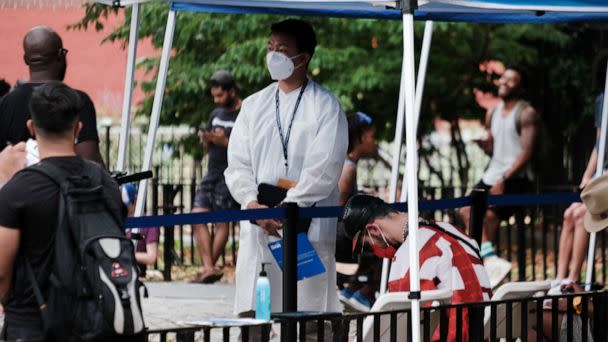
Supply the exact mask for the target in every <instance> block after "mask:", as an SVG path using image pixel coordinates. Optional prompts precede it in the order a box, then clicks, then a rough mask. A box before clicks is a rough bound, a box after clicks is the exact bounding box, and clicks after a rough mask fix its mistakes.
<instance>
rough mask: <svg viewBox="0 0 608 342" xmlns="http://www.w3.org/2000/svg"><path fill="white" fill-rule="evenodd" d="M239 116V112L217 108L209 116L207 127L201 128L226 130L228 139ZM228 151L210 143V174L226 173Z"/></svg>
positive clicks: (208, 169) (208, 170) (208, 168)
mask: <svg viewBox="0 0 608 342" xmlns="http://www.w3.org/2000/svg"><path fill="white" fill-rule="evenodd" d="M238 114H239V110H236V111H229V110H227V109H226V108H223V107H218V108H215V109H214V110H213V111H212V112H211V114H210V115H209V121H208V122H207V126H206V127H203V125H201V127H200V128H201V129H203V128H204V129H206V130H207V131H213V130H214V129H217V128H222V129H224V134H225V135H226V137H228V138H229V137H230V133H231V132H232V127H233V126H234V121H236V117H237V116H238ZM227 151H228V148H227V147H224V146H219V145H215V144H213V143H209V148H208V152H207V153H209V163H208V166H207V172H208V173H224V170H225V169H226V168H227V167H228V156H227Z"/></svg>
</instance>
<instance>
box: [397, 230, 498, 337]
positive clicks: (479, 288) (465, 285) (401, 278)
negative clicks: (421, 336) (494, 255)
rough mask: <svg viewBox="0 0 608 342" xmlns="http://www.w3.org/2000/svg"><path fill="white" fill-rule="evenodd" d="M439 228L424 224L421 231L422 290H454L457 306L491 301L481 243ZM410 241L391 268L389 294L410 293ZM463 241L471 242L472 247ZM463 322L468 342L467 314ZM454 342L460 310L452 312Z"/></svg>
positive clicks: (463, 333)
mask: <svg viewBox="0 0 608 342" xmlns="http://www.w3.org/2000/svg"><path fill="white" fill-rule="evenodd" d="M435 224H436V225H437V226H438V227H436V226H434V225H432V224H431V225H423V224H422V223H421V224H420V227H419V230H418V253H419V262H420V273H419V274H420V290H421V291H425V290H433V289H446V288H447V289H451V290H452V291H453V294H452V303H453V304H457V303H465V302H479V301H485V300H489V299H490V296H491V294H492V289H491V287H490V280H489V278H488V275H487V273H486V270H485V268H484V266H483V262H482V261H481V260H480V258H479V246H478V245H477V242H476V241H475V240H473V239H471V238H470V237H469V236H467V235H466V234H464V233H463V232H462V231H461V230H460V229H458V228H456V227H455V226H453V225H451V224H449V223H444V222H437V223H435ZM444 230H445V231H444ZM446 232H449V233H450V234H451V235H450V234H447V233H446ZM454 236H456V237H458V238H455V237H454ZM408 239H409V236H408V238H406V240H405V242H404V243H403V244H402V245H401V246H400V247H399V249H398V250H397V253H396V254H395V258H394V260H393V263H392V265H391V272H390V276H389V282H388V290H389V291H391V292H393V291H409V290H410V262H409V243H408V241H409V240H408ZM461 239H462V240H464V241H466V242H468V245H467V243H464V242H463V241H461ZM462 320H463V322H462V338H463V341H468V312H467V311H466V310H463V311H462ZM438 333H439V331H436V332H435V335H434V336H433V340H435V339H438V338H439V335H438ZM454 340H456V309H450V312H449V329H448V341H454Z"/></svg>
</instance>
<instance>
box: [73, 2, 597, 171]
mask: <svg viewBox="0 0 608 342" xmlns="http://www.w3.org/2000/svg"><path fill="white" fill-rule="evenodd" d="M117 11H122V9H120V10H116V9H112V8H109V7H105V6H101V5H87V12H86V15H85V17H84V18H83V19H82V20H81V21H80V22H79V23H77V24H75V25H73V27H74V28H77V29H87V28H89V27H94V28H95V29H97V30H99V29H101V28H102V27H103V22H104V20H105V18H106V17H107V15H112V13H114V12H117ZM167 11H168V9H167V5H166V4H146V5H144V6H141V10H140V13H141V28H140V37H150V38H151V39H152V42H153V44H154V46H155V47H157V48H160V47H161V46H162V42H163V38H164V31H165V23H166V17H167ZM125 13H126V16H125V22H124V24H123V25H122V26H121V27H119V28H118V29H117V30H115V31H114V32H112V33H111V34H110V35H109V36H108V37H107V38H106V39H107V40H110V41H120V42H123V43H126V41H127V39H128V31H129V23H130V10H129V9H127V10H126V11H125ZM282 19H284V17H279V16H270V15H220V14H202V13H183V12H180V13H178V19H177V26H176V31H175V38H174V42H173V52H172V58H171V61H170V64H169V74H168V78H167V87H166V91H165V97H164V103H163V110H162V115H161V124H176V123H186V124H188V125H191V126H193V127H197V126H198V125H199V124H200V123H201V122H203V121H205V120H206V119H207V116H208V114H209V113H210V112H211V110H212V107H213V103H212V99H211V97H210V96H209V83H208V79H209V77H210V76H211V74H212V73H213V72H214V71H215V70H217V69H220V68H223V69H228V70H230V71H232V72H233V74H234V75H235V77H236V79H237V81H238V83H239V85H240V87H241V94H242V95H243V96H247V95H249V94H252V93H254V92H255V91H257V90H259V89H261V88H263V87H264V86H266V85H267V84H268V83H269V82H271V80H270V78H269V76H268V72H267V70H266V67H265V63H264V58H265V54H266V41H267V38H268V34H269V28H270V24H271V23H272V22H275V21H279V20H282ZM304 19H305V20H307V21H309V22H310V23H311V24H312V25H313V26H314V27H315V30H316V32H317V36H318V40H319V45H318V47H317V50H316V52H315V56H314V58H313V59H312V62H311V64H310V71H311V74H312V77H313V78H314V79H315V80H316V81H318V82H319V83H320V84H322V85H324V86H325V87H327V88H328V89H330V90H331V91H332V92H333V93H334V94H336V96H338V98H339V99H340V101H341V102H342V105H343V106H344V108H345V109H346V110H347V111H352V110H360V111H364V112H367V113H370V114H371V115H372V116H373V117H374V118H375V119H376V121H377V122H378V127H379V134H380V137H381V138H384V139H387V140H392V138H393V131H394V122H395V119H394V118H395V113H396V110H397V99H398V89H399V76H400V69H401V58H402V28H401V22H400V21H378V20H369V19H365V20H364V19H360V20H353V19H335V18H334V19H330V18H312V17H306V18H304ZM423 25H424V23H416V28H415V31H416V47H417V48H419V47H420V46H421V40H422V33H423V30H424V27H423ZM588 32H589V30H588V29H587V28H586V27H585V26H583V25H576V26H574V25H573V26H563V25H562V26H554V25H478V24H463V23H435V31H434V36H433V43H432V48H431V54H430V59H429V69H428V73H427V82H426V85H425V90H424V101H423V107H422V114H421V121H420V133H419V134H425V133H427V132H429V131H430V130H431V129H432V120H433V119H434V118H435V117H441V118H444V119H446V120H449V121H451V122H454V123H455V122H457V119H458V118H477V119H481V118H482V117H483V115H484V110H483V109H481V108H479V106H478V105H477V104H476V103H475V100H474V97H473V94H472V91H473V89H475V88H477V89H484V90H492V89H494V86H493V84H492V78H491V77H490V76H488V75H486V74H484V73H482V72H480V70H479V64H480V63H481V62H483V61H486V60H489V59H498V60H502V61H505V62H506V63H517V64H524V65H528V66H532V68H531V69H532V71H534V72H535V76H534V81H535V82H533V83H534V84H535V85H536V88H537V89H536V90H537V91H536V93H537V94H535V95H536V96H537V98H540V99H541V100H540V101H537V102H538V106H540V107H541V108H540V109H541V110H545V109H550V110H551V111H552V113H551V115H552V116H554V115H557V116H558V117H559V118H560V119H562V123H561V125H560V127H556V129H557V130H558V133H557V135H559V134H561V133H560V132H562V131H563V130H570V131H575V130H576V127H577V125H578V124H579V122H580V120H579V121H577V120H576V119H574V117H573V116H572V113H573V112H575V111H576V112H577V113H580V112H581V111H582V108H584V107H586V105H589V104H590V103H591V99H592V96H591V93H590V92H583V93H581V94H577V96H574V97H572V96H570V97H569V96H567V95H568V94H570V95H571V94H573V89H584V88H585V85H586V84H589V83H590V79H589V77H588V76H586V75H588V74H589V73H590V70H591V64H590V63H589V60H588V59H589V58H590V56H592V55H593V53H592V52H589V51H590V50H592V49H593V46H587V47H585V45H584V44H585V42H586V41H587V40H589V37H590V35H589V34H588ZM577 48H580V49H581V51H586V52H585V53H580V54H573V53H572V49H577ZM417 56H418V54H417ZM417 58H418V57H417ZM157 65H158V58H147V59H145V60H143V61H142V62H140V67H142V68H145V69H146V70H147V71H148V72H150V73H153V74H155V73H156V68H157ZM155 81H156V80H155V78H154V79H153V80H152V81H151V82H144V83H142V84H141V87H142V89H143V90H144V91H145V92H146V94H147V97H146V100H145V101H144V103H143V105H142V106H140V109H139V112H140V113H143V114H149V113H150V111H151V107H152V96H153V92H154V86H155ZM541 88H542V89H541ZM539 89H541V90H539ZM549 97H555V98H560V100H563V101H564V102H562V104H561V105H560V106H554V105H548V106H547V103H550V102H551V101H553V102H555V101H554V99H551V98H549ZM553 111H555V112H556V113H554V112H553ZM566 111H568V112H566ZM545 114H547V113H545ZM453 137H454V138H455V139H457V140H458V138H459V133H458V131H457V130H456V131H454V130H453ZM194 139H195V138H194V137H193V141H191V142H190V145H191V146H197V144H194ZM456 143H457V142H456ZM197 150H199V149H198V148H196V149H193V151H197ZM461 152H462V151H461ZM464 157H465V158H466V156H464ZM461 176H462V175H461Z"/></svg>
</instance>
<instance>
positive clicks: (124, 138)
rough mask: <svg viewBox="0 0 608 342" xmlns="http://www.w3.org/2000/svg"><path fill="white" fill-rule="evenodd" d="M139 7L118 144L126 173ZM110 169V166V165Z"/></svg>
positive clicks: (119, 162) (133, 17)
mask: <svg viewBox="0 0 608 342" xmlns="http://www.w3.org/2000/svg"><path fill="white" fill-rule="evenodd" d="M139 6H140V4H139V3H137V4H133V7H132V8H131V31H130V32H129V50H128V52H127V72H126V74H125V89H124V96H123V99H122V120H121V123H120V140H119V143H118V160H117V162H116V163H117V164H116V169H117V170H118V171H125V168H126V167H125V161H126V159H127V145H128V144H129V128H130V123H131V120H130V119H131V99H132V96H133V74H134V72H135V57H136V56H137V38H138V34H139ZM108 168H110V165H108Z"/></svg>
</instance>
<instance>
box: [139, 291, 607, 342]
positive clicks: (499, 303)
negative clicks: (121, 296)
mask: <svg viewBox="0 0 608 342" xmlns="http://www.w3.org/2000/svg"><path fill="white" fill-rule="evenodd" d="M406 295H407V293H404V296H403V298H407V297H406ZM408 304H409V303H408V302H407V300H403V301H402V302H400V303H398V304H397V305H398V306H399V305H400V306H401V308H396V309H391V310H383V311H373V309H372V311H371V312H368V313H357V314H351V313H347V314H342V313H310V312H295V313H276V314H273V320H274V323H275V324H274V325H273V326H272V329H273V330H276V331H275V333H277V332H280V334H281V340H282V341H296V340H299V341H315V340H316V341H334V342H343V341H344V342H346V341H358V342H362V341H366V342H367V341H370V342H371V341H373V342H385V341H391V342H393V341H411V340H412V338H411V336H412V321H411V318H410V315H411V310H410V309H409V307H408ZM607 315H608V291H606V290H603V291H589V292H579V293H569V294H563V295H559V296H546V295H544V294H539V295H538V296H532V297H516V298H508V299H502V300H492V301H485V302H475V303H460V304H442V305H437V302H426V303H424V305H423V308H422V309H421V314H420V317H421V321H420V331H421V336H422V341H424V342H427V341H431V340H435V338H438V340H439V341H446V340H448V337H449V340H451V341H472V342H476V341H499V340H506V341H514V340H520V341H528V340H529V339H536V340H537V341H543V340H551V341H558V340H560V341H566V342H572V341H582V342H586V341H592V340H593V341H608V326H606V324H605V323H606V317H608V316H607ZM270 323H271V322H269V323H268V324H266V325H262V326H261V327H262V329H260V328H259V327H260V325H259V324H258V325H238V326H232V327H231V326H220V327H217V326H215V325H214V324H212V323H210V324H209V325H202V326H192V327H184V328H179V329H163V330H154V331H149V332H148V336H149V338H150V337H151V338H155V337H156V336H158V337H160V341H166V340H167V336H168V335H171V334H172V335H174V336H175V339H176V341H184V342H186V341H188V342H189V341H195V340H201V339H202V340H203V341H210V340H211V336H212V333H213V332H214V330H215V331H216V332H217V333H216V335H215V337H217V338H219V339H221V340H223V341H236V340H239V341H250V340H256V341H269V338H270V336H269V335H270V332H271V325H270ZM290 327H291V328H293V327H297V328H296V329H291V330H292V331H293V332H295V334H296V335H295V336H288V334H289V333H290ZM218 330H219V331H218Z"/></svg>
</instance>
